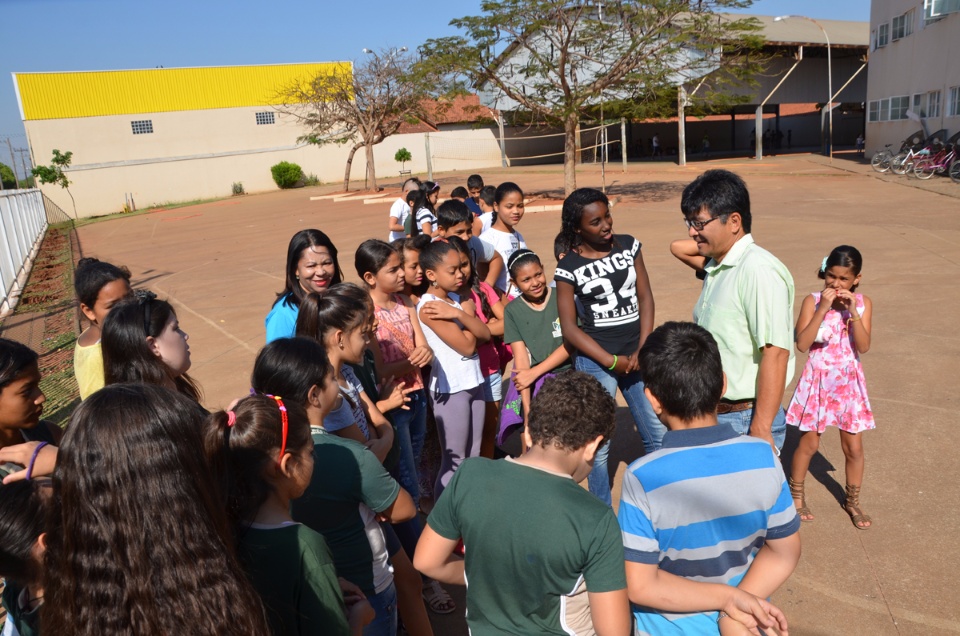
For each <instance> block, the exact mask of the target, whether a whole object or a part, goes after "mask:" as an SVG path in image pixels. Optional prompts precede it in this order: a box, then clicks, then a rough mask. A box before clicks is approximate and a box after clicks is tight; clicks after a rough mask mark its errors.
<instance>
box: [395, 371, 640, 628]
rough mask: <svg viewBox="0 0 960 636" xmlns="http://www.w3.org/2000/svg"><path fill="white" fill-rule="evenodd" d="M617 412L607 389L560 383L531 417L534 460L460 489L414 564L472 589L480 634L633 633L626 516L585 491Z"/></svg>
mask: <svg viewBox="0 0 960 636" xmlns="http://www.w3.org/2000/svg"><path fill="white" fill-rule="evenodd" d="M615 409H616V404H615V402H614V401H613V398H611V397H610V395H609V394H608V393H607V392H606V391H605V390H604V389H603V387H602V386H601V385H600V383H599V382H597V380H595V379H594V378H592V377H590V376H588V375H586V374H584V373H580V372H578V371H566V372H564V373H561V374H559V375H557V376H556V377H555V378H551V379H550V380H547V381H546V382H545V383H544V384H543V388H542V389H541V390H540V393H538V394H537V397H536V398H535V399H534V401H533V404H532V406H531V408H530V417H529V425H528V427H527V430H526V431H524V436H525V438H526V443H527V446H528V447H529V449H530V450H529V451H527V452H526V453H525V454H524V455H522V456H521V457H519V458H517V459H511V458H508V459H503V460H497V461H493V460H489V459H483V458H471V459H467V460H465V461H464V462H463V464H462V465H461V466H460V469H459V470H458V471H457V472H456V474H455V475H454V476H453V479H451V480H450V484H449V485H448V486H447V488H446V490H444V491H443V495H442V496H441V497H440V499H439V501H437V504H436V506H435V507H434V509H433V512H432V513H430V517H429V519H427V527H426V528H424V531H423V535H422V536H421V538H420V543H419V544H418V545H417V550H416V555H415V556H414V561H413V562H414V565H415V566H416V567H417V569H418V570H420V571H421V572H423V573H424V574H426V575H427V576H429V577H431V578H434V579H437V580H439V581H441V582H444V583H454V584H459V585H465V584H466V581H468V580H469V581H470V585H469V587H468V589H467V624H468V626H469V627H470V633H471V634H474V635H475V636H482V635H484V634H505V633H509V634H588V633H589V634H594V633H595V634H598V635H599V636H608V635H614V634H616V635H618V636H624V635H625V634H627V633H629V631H630V609H629V604H628V601H627V592H626V578H625V575H624V563H623V544H622V542H621V536H620V529H619V527H618V526H617V520H616V517H614V515H613V511H612V510H611V509H610V507H609V506H606V505H605V504H604V503H603V502H601V501H600V500H599V499H597V498H596V497H594V496H593V495H591V494H590V493H589V492H587V491H586V490H585V489H583V488H581V487H580V486H579V484H578V482H580V481H582V480H583V479H585V478H586V476H587V475H588V474H589V473H590V470H591V468H592V466H593V459H594V456H595V455H596V452H597V448H599V446H600V444H602V443H603V442H604V440H605V439H606V438H609V437H610V436H612V435H613V431H614V411H615ZM518 496H519V497H522V501H519V502H518V501H517V498H518ZM461 539H462V540H463V546H464V554H465V558H464V559H460V558H459V557H458V556H455V554H454V552H455V551H456V548H457V543H458V541H460V540H461ZM618 560H619V561H618Z"/></svg>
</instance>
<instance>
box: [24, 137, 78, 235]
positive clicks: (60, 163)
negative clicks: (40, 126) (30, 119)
mask: <svg viewBox="0 0 960 636" xmlns="http://www.w3.org/2000/svg"><path fill="white" fill-rule="evenodd" d="M72 160H73V152H72V151H70V150H68V151H67V152H64V153H61V152H60V151H59V150H56V149H54V151H53V159H51V160H50V165H49V166H37V167H36V168H34V169H33V170H32V172H33V176H35V177H36V178H37V179H39V180H40V183H43V184H48V183H55V184H57V185H58V186H60V187H61V188H63V189H64V190H66V191H67V194H68V195H70V202H71V203H72V204H73V218H78V217H77V202H76V201H75V200H74V198H73V194H72V193H71V192H70V179H68V178H67V175H66V174H65V173H64V172H63V171H64V169H66V168H69V167H70V162H71V161H72Z"/></svg>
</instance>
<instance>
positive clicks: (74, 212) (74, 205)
mask: <svg viewBox="0 0 960 636" xmlns="http://www.w3.org/2000/svg"><path fill="white" fill-rule="evenodd" d="M64 189H65V190H66V191H67V194H69V195H70V203H72V204H73V218H74V219H77V220H79V219H80V217H79V216H77V202H76V200H75V199H74V198H73V193H72V192H70V188H64Z"/></svg>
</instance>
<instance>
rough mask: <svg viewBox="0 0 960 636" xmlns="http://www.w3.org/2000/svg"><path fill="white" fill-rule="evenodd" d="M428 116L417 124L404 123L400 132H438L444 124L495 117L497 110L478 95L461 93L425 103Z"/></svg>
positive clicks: (466, 122) (465, 122)
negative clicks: (483, 102) (485, 103)
mask: <svg viewBox="0 0 960 636" xmlns="http://www.w3.org/2000/svg"><path fill="white" fill-rule="evenodd" d="M423 106H424V109H425V110H426V111H427V113H428V114H427V116H426V117H424V118H423V119H422V120H420V121H418V122H417V123H415V124H403V125H402V126H401V127H400V131H399V132H400V133H401V134H404V133H420V132H437V131H438V130H439V126H441V125H442V124H468V123H474V122H477V121H481V120H483V119H494V118H495V117H496V116H497V113H496V111H494V110H491V109H489V108H487V107H486V106H481V105H480V97H479V96H477V95H461V96H458V97H455V98H453V99H452V100H429V101H426V102H424V103H423Z"/></svg>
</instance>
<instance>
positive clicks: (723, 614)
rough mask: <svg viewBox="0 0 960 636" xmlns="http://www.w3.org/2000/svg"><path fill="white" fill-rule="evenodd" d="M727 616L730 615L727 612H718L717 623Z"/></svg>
mask: <svg viewBox="0 0 960 636" xmlns="http://www.w3.org/2000/svg"><path fill="white" fill-rule="evenodd" d="M728 616H730V615H729V614H727V613H726V612H720V614H718V615H717V622H718V623H719V622H720V621H722V620H723V619H725V618H727V617H728Z"/></svg>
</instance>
